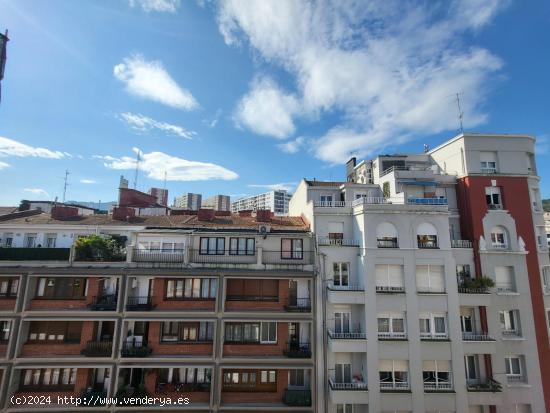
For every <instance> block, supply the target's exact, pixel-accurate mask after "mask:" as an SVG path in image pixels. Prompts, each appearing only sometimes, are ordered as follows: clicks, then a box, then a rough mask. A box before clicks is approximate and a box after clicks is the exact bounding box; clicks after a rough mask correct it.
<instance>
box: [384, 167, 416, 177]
mask: <svg viewBox="0 0 550 413" xmlns="http://www.w3.org/2000/svg"><path fill="white" fill-rule="evenodd" d="M408 170H410V167H409V166H405V165H394V166H390V167H389V168H387V169H384V170H383V171H382V172H380V178H382V177H383V176H386V175H387V174H389V173H392V172H395V171H408Z"/></svg>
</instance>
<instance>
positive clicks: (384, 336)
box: [378, 331, 407, 340]
mask: <svg viewBox="0 0 550 413" xmlns="http://www.w3.org/2000/svg"><path fill="white" fill-rule="evenodd" d="M378 339H379V340H406V339H407V333H405V332H391V333H390V332H381V331H379V332H378Z"/></svg>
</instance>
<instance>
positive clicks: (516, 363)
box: [504, 356, 523, 382]
mask: <svg viewBox="0 0 550 413" xmlns="http://www.w3.org/2000/svg"><path fill="white" fill-rule="evenodd" d="M504 363H505V365H506V378H507V379H508V381H509V382H514V381H521V380H522V379H523V374H522V370H521V357H520V356H510V357H506V358H505V359H504Z"/></svg>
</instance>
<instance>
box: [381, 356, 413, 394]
mask: <svg viewBox="0 0 550 413" xmlns="http://www.w3.org/2000/svg"><path fill="white" fill-rule="evenodd" d="M378 375H379V378H380V389H381V390H384V389H388V388H390V389H392V388H408V386H409V384H408V383H409V363H408V361H406V360H380V361H379V362H378Z"/></svg>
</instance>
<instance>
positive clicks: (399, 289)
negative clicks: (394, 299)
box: [376, 285, 405, 294]
mask: <svg viewBox="0 0 550 413" xmlns="http://www.w3.org/2000/svg"><path fill="white" fill-rule="evenodd" d="M376 292H377V293H381V294H393V293H404V292H405V287H403V286H389V285H377V286H376Z"/></svg>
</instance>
